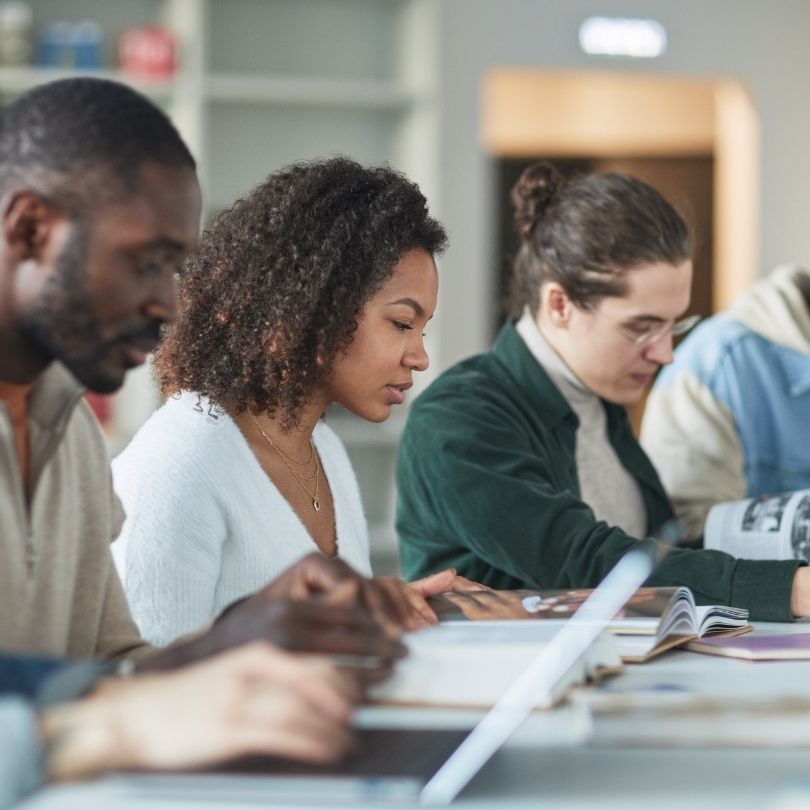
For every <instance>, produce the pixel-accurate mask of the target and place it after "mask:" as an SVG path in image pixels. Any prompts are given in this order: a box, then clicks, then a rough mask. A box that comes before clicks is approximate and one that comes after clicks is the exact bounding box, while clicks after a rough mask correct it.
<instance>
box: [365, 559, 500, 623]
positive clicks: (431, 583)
mask: <svg viewBox="0 0 810 810" xmlns="http://www.w3.org/2000/svg"><path fill="white" fill-rule="evenodd" d="M373 582H374V583H375V584H377V585H378V586H379V587H380V588H382V589H383V590H384V591H385V593H386V595H387V598H388V600H389V602H390V604H391V607H392V609H393V610H394V611H395V613H396V616H397V621H398V623H399V625H400V627H402V628H403V629H405V630H411V631H413V630H419V629H420V628H422V627H425V626H427V625H430V624H436V623H437V622H438V621H439V619H438V617H437V615H436V612H435V611H434V610H433V608H432V607H431V606H430V604H428V602H427V600H428V598H429V597H431V596H436V595H437V594H440V593H445V592H448V591H456V592H468V591H486V590H489V589H488V588H487V587H486V586H485V585H480V584H478V583H477V582H472V581H471V580H469V579H466V578H465V577H461V576H459V575H458V574H456V572H455V571H454V570H453V569H452V568H446V569H445V570H444V571H439V572H438V573H437V574H431V575H430V576H428V577H423V578H422V579H416V580H414V581H413V582H403V581H402V580H401V579H400V578H399V577H375V579H374V580H373Z"/></svg>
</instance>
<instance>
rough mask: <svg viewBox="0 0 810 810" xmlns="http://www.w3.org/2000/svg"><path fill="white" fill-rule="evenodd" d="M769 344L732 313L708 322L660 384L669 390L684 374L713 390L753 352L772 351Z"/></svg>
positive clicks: (681, 348)
mask: <svg viewBox="0 0 810 810" xmlns="http://www.w3.org/2000/svg"><path fill="white" fill-rule="evenodd" d="M769 347H770V343H769V341H767V340H766V339H765V338H763V337H762V336H761V335H758V334H757V333H756V332H754V331H752V330H751V329H750V328H748V327H747V326H746V325H745V324H743V323H741V322H740V321H738V320H735V319H734V318H732V317H730V316H729V315H728V314H722V315H716V316H714V317H712V318H709V319H708V320H706V321H704V322H703V323H702V324H700V326H698V327H697V329H695V331H694V332H693V333H692V334H691V335H689V337H688V338H687V339H686V340H684V341H683V343H681V345H680V346H679V347H678V349H677V351H676V352H675V357H674V360H673V362H672V363H671V365H669V366H667V367H666V368H664V369H663V370H662V372H661V374H660V376H659V380H658V382H657V385H658V386H659V387H665V386H667V385H670V384H672V383H673V382H675V380H676V379H678V378H679V377H682V375H684V374H685V375H688V376H690V377H693V378H696V379H697V380H699V381H701V382H702V383H704V384H705V385H707V386H709V387H712V386H713V385H714V384H715V383H716V382H717V380H718V378H719V376H720V375H722V374H723V373H727V372H728V370H729V368H730V367H731V368H733V367H736V366H738V365H740V363H741V362H742V363H744V362H745V359H746V358H750V356H751V355H752V353H754V354H756V353H761V352H762V351H768V349H769Z"/></svg>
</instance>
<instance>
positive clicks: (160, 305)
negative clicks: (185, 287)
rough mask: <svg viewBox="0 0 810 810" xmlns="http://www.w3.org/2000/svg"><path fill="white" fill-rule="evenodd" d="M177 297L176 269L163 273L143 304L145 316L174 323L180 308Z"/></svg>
mask: <svg viewBox="0 0 810 810" xmlns="http://www.w3.org/2000/svg"><path fill="white" fill-rule="evenodd" d="M177 298H178V296H177V279H176V277H175V273H174V271H173V270H172V271H171V272H168V271H166V272H163V273H161V274H160V276H159V278H158V279H157V280H156V281H155V284H154V286H153V287H152V289H150V291H149V297H148V298H147V300H146V303H145V304H144V305H143V315H144V317H146V318H148V319H149V320H160V321H163V323H174V322H175V321H176V320H177V314H178V308H179V305H178V300H177Z"/></svg>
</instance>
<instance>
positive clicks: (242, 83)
mask: <svg viewBox="0 0 810 810" xmlns="http://www.w3.org/2000/svg"><path fill="white" fill-rule="evenodd" d="M205 94H206V97H207V99H208V100H209V101H221V102H231V103H245V102H248V103H258V104H289V105H302V106H316V107H354V108H364V109H375V110H394V111H406V110H409V109H410V108H411V107H412V106H414V105H415V104H416V103H418V102H419V101H421V100H422V98H421V97H420V96H419V94H417V93H414V92H411V91H409V90H407V89H405V88H403V86H402V85H401V84H397V83H396V82H391V81H380V80H374V79H365V80H363V79H327V78H319V77H309V76H273V75H265V76H259V75H251V74H240V73H215V74H211V75H210V76H208V77H207V79H206V80H205Z"/></svg>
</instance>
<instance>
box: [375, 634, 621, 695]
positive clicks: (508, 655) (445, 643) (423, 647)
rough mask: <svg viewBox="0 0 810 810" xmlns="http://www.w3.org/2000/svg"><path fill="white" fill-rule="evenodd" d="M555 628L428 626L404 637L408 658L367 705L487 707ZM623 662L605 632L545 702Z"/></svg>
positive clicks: (512, 680) (507, 686) (616, 669)
mask: <svg viewBox="0 0 810 810" xmlns="http://www.w3.org/2000/svg"><path fill="white" fill-rule="evenodd" d="M558 630H559V625H557V626H552V624H545V623H539V622H480V623H479V622H470V623H466V622H465V623H460V622H452V623H450V624H440V625H438V626H435V627H428V628H425V629H424V630H420V631H419V632H418V633H412V634H410V635H408V636H406V638H405V639H404V641H405V644H406V645H407V647H408V653H409V654H408V657H407V658H405V659H403V660H402V661H400V662H399V663H398V664H397V668H396V670H395V671H394V674H393V675H392V676H391V677H390V678H389V679H388V680H387V681H385V682H383V683H380V684H376V685H375V686H373V687H372V688H371V691H370V697H371V700H372V701H375V702H382V703H398V704H406V705H420V706H421V705H432V706H453V707H475V708H478V707H489V706H492V705H493V704H494V703H495V701H497V700H498V698H500V697H501V695H503V694H504V693H505V692H506V690H507V689H508V688H509V686H510V685H511V684H512V683H513V682H514V681H515V679H516V678H517V677H518V676H519V675H520V674H521V673H522V672H524V671H525V670H526V668H527V667H528V666H529V664H530V663H531V662H532V660H533V659H534V658H535V657H536V656H537V653H538V651H539V650H540V649H541V647H542V646H543V645H544V644H547V643H548V642H549V641H551V639H552V637H553V636H554V635H555V633H557V632H558ZM621 668H622V660H621V657H620V656H619V653H618V650H617V649H616V646H615V642H614V640H613V638H612V637H611V636H610V635H608V634H603V635H602V636H600V637H599V638H598V639H597V640H596V642H594V644H593V645H591V647H590V648H589V649H588V650H587V651H586V652H585V653H583V655H582V656H580V658H579V660H578V661H577V663H576V664H575V665H574V666H573V667H572V668H571V669H570V670H569V671H568V673H567V675H566V676H565V677H564V678H562V679H561V680H560V681H559V682H558V683H557V685H556V686H555V688H554V691H553V694H552V695H551V696H550V699H549V700H546V701H544V702H542V703H538V704H537V706H536V707H535V708H548V707H550V706H551V705H554V704H556V703H558V702H560V701H561V700H562V699H563V698H564V697H565V695H566V693H567V691H568V690H569V689H570V688H571V687H573V686H578V685H580V684H584V683H586V682H587V681H593V680H599V679H600V678H602V677H604V676H605V675H607V674H612V673H615V672H618V671H620V670H621Z"/></svg>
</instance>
